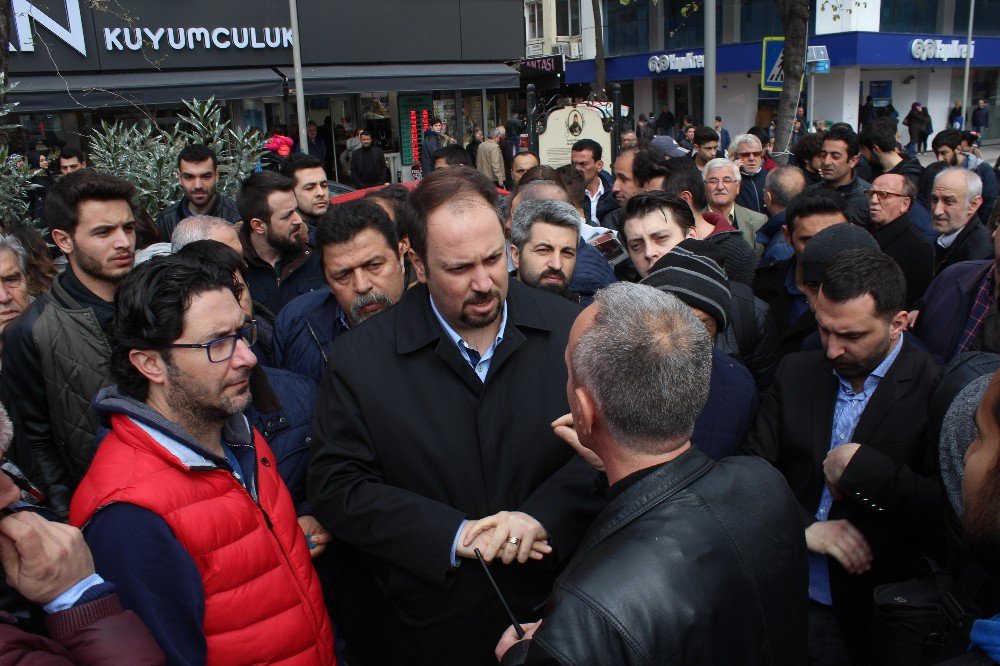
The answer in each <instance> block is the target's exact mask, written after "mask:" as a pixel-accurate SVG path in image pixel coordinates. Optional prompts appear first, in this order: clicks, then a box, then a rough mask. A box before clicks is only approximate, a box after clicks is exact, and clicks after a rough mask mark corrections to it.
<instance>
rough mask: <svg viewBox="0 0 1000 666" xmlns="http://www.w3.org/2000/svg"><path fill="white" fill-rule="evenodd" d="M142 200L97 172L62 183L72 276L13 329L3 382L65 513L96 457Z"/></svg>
mask: <svg viewBox="0 0 1000 666" xmlns="http://www.w3.org/2000/svg"><path fill="white" fill-rule="evenodd" d="M134 195H135V188H134V187H133V186H132V185H131V184H130V183H128V182H126V181H124V180H122V179H120V178H116V177H114V176H110V175H108V174H104V173H99V172H97V171H94V170H90V169H81V170H79V171H76V172H74V173H71V174H69V175H67V176H64V177H63V178H61V179H60V180H59V181H58V182H57V183H56V184H55V185H53V186H52V189H51V190H50V191H49V195H48V197H47V198H46V203H45V206H46V208H45V210H46V217H47V218H48V222H49V224H50V226H51V229H52V240H53V242H54V243H55V244H56V246H57V247H58V248H59V250H60V251H62V252H63V253H64V254H65V255H66V258H67V266H66V271H65V272H64V273H63V274H62V275H60V276H59V277H58V278H57V279H56V280H55V282H54V283H53V284H52V289H51V290H50V291H49V292H48V293H47V294H44V295H42V296H40V297H39V298H38V299H37V300H36V301H35V302H34V303H32V304H31V306H30V307H29V308H28V309H27V310H26V311H25V312H24V313H23V314H22V315H21V316H20V317H19V318H18V319H17V320H16V321H14V322H13V323H11V324H10V325H9V326H8V327H7V330H6V331H5V332H4V347H3V373H2V375H0V381H2V382H3V383H4V385H5V386H6V387H7V389H8V392H9V393H10V395H11V401H12V403H13V406H14V409H16V410H17V412H18V413H19V414H20V415H21V418H22V419H23V420H24V426H25V434H26V435H27V437H28V440H29V441H30V442H31V446H32V449H34V451H35V453H36V455H37V457H38V461H39V465H40V468H41V471H42V475H43V477H44V479H43V480H44V482H45V484H47V485H48V489H47V495H48V500H49V505H50V506H51V507H52V508H53V509H55V510H56V511H59V512H60V513H65V512H66V511H67V510H68V509H69V500H70V493H71V491H72V489H73V488H75V487H76V484H77V483H78V482H79V481H80V479H81V478H82V477H83V474H84V472H85V471H86V470H87V466H88V465H89V464H90V459H91V456H92V455H93V450H92V449H93V442H94V436H95V434H96V433H97V416H96V415H95V414H94V413H93V411H92V410H91V409H90V400H91V398H93V396H94V394H95V393H97V391H98V390H99V389H100V388H101V387H102V386H104V384H105V383H106V381H107V378H108V372H109V371H108V362H109V359H110V355H111V349H110V347H109V346H108V342H107V335H106V329H107V326H108V324H109V323H110V322H111V319H112V317H113V316H114V305H113V303H112V301H114V298H115V292H116V291H117V290H118V286H119V284H121V281H122V280H123V279H124V278H125V276H126V275H127V274H128V273H129V271H131V270H132V264H133V262H134V261H135V219H134V217H133V214H132V207H131V202H132V197H133V196H134Z"/></svg>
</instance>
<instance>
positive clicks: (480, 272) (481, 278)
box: [472, 266, 493, 294]
mask: <svg viewBox="0 0 1000 666" xmlns="http://www.w3.org/2000/svg"><path fill="white" fill-rule="evenodd" d="M492 287H493V279H492V278H491V277H490V273H489V271H487V270H486V267H485V266H479V267H477V268H476V269H475V271H474V272H473V274H472V289H473V291H476V292H478V293H480V294H484V293H486V292H488V291H489V290H490V289H491V288H492Z"/></svg>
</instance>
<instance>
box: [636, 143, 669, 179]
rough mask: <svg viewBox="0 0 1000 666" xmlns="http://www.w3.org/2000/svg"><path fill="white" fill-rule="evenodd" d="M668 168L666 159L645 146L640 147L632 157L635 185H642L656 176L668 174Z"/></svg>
mask: <svg viewBox="0 0 1000 666" xmlns="http://www.w3.org/2000/svg"><path fill="white" fill-rule="evenodd" d="M669 175H670V169H669V168H668V167H667V163H666V161H664V160H663V158H661V157H659V156H658V155H656V153H654V152H653V151H651V150H648V149H646V148H643V149H641V150H640V151H639V152H637V153H636V154H635V157H634V158H633V159H632V176H633V177H634V178H635V182H636V185H639V186H640V187H643V186H645V185H646V183H648V182H649V181H651V180H653V179H654V178H657V177H658V176H664V177H666V176H669Z"/></svg>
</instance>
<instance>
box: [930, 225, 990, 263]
mask: <svg viewBox="0 0 1000 666" xmlns="http://www.w3.org/2000/svg"><path fill="white" fill-rule="evenodd" d="M979 259H993V239H992V238H990V230H989V229H987V228H986V227H984V226H983V223H982V222H980V221H979V220H978V219H976V218H972V220H970V221H969V223H968V224H967V225H965V227H963V228H962V231H960V232H959V234H958V237H956V238H955V241H954V242H953V243H952V244H951V247H948V248H943V247H941V246H940V245H935V246H934V274H935V275H938V274H939V273H940V272H941V271H943V270H944V269H946V268H948V267H949V266H951V265H953V264H957V263H958V262H960V261H976V260H979Z"/></svg>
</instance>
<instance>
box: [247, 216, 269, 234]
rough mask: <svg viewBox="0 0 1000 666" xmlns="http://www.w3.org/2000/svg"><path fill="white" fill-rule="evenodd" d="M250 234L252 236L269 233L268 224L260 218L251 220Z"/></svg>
mask: <svg viewBox="0 0 1000 666" xmlns="http://www.w3.org/2000/svg"><path fill="white" fill-rule="evenodd" d="M250 233H252V234H265V233H267V223H265V222H264V220H262V219H260V218H259V217H252V218H250Z"/></svg>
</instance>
